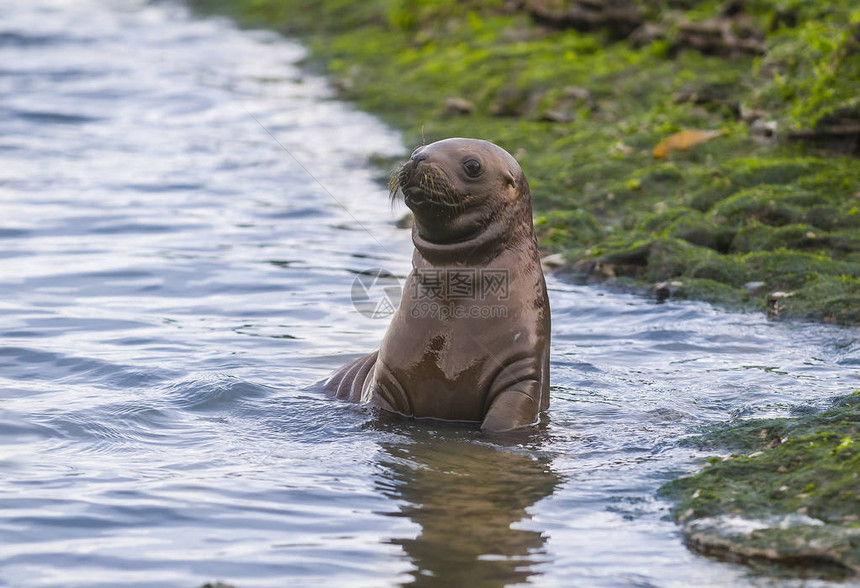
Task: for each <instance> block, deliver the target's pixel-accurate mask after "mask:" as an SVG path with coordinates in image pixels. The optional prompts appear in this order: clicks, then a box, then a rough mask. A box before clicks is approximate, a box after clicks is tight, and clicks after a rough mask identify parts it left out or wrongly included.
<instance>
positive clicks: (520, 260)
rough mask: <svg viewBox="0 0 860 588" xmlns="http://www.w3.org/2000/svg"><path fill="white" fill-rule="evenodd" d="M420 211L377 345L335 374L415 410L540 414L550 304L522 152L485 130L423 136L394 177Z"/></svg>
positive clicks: (338, 380)
mask: <svg viewBox="0 0 860 588" xmlns="http://www.w3.org/2000/svg"><path fill="white" fill-rule="evenodd" d="M391 193H392V198H395V197H396V196H397V195H398V194H402V195H403V198H404V200H405V202H406V205H407V206H408V207H409V208H410V209H411V210H412V212H413V213H414V216H415V222H414V226H413V228H412V242H413V243H414V245H415V252H414V254H413V256H412V268H413V269H412V272H411V273H410V274H409V277H408V278H407V279H406V283H405V287H404V289H403V295H402V300H401V303H400V306H399V307H398V309H397V311H396V312H395V313H394V317H393V318H392V321H391V324H390V326H389V327H388V331H387V332H386V334H385V337H384V338H383V340H382V345H381V346H380V348H379V350H378V351H375V352H373V353H371V354H370V355H366V356H364V357H362V358H359V359H357V360H356V361H354V362H352V363H350V364H348V365H346V366H344V367H343V368H341V369H340V370H339V371H338V372H336V373H335V374H334V375H333V376H332V377H331V378H330V379H329V380H328V381H327V382H326V383H325V384H324V387H325V389H326V390H327V391H329V392H331V393H333V394H334V395H335V396H336V397H337V398H341V399H348V400H351V401H354V402H361V403H363V404H367V405H370V406H375V407H378V408H380V409H383V410H386V411H390V412H394V413H399V414H402V415H405V416H411V417H416V418H434V419H444V420H452V421H478V422H481V428H482V429H483V430H486V431H507V430H511V429H517V428H520V427H525V426H528V425H533V424H536V423H537V421H538V418H539V413H540V411H541V410H545V409H546V408H548V407H549V344H550V309H549V300H548V298H547V293H546V284H545V282H544V277H543V272H542V271H541V267H540V256H539V252H538V247H537V240H536V238H535V234H534V227H533V223H532V204H531V194H530V192H529V187H528V183H527V182H526V178H525V175H524V174H523V171H522V169H521V168H520V166H519V164H518V163H517V161H516V160H515V159H514V158H513V157H512V156H511V155H510V154H509V153H508V152H507V151H505V150H504V149H502V148H501V147H498V146H497V145H494V144H493V143H490V142H488V141H482V140H478V139H445V140H442V141H438V142H436V143H432V144H430V145H426V146H424V147H419V148H418V149H416V150H415V152H414V153H413V154H412V157H411V158H410V160H409V161H408V162H406V163H405V164H404V165H403V167H402V168H401V169H400V170H399V172H397V173H396V174H395V175H394V176H393V178H392V185H391Z"/></svg>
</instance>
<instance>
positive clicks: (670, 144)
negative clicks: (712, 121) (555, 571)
mask: <svg viewBox="0 0 860 588" xmlns="http://www.w3.org/2000/svg"><path fill="white" fill-rule="evenodd" d="M722 134H723V131H680V132H678V133H672V134H671V135H669V136H668V137H666V138H665V139H663V140H662V141H660V142H659V143H658V144H657V146H656V147H654V150H653V151H652V152H651V154H652V155H653V156H654V157H658V158H660V159H663V158H666V157H668V156H669V153H670V152H671V151H675V150H680V151H682V150H684V149H689V148H690V147H693V146H695V145H698V144H699V143H704V142H705V141H708V140H709V139H713V138H714V137H716V136H718V135H722Z"/></svg>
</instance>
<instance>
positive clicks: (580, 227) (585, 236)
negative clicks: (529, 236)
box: [535, 209, 603, 249]
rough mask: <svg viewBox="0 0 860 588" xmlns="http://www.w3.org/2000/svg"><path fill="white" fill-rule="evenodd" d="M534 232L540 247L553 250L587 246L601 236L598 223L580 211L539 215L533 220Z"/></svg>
mask: <svg viewBox="0 0 860 588" xmlns="http://www.w3.org/2000/svg"><path fill="white" fill-rule="evenodd" d="M535 232H536V233H537V236H538V239H539V241H540V243H541V244H542V246H544V247H549V248H554V249H561V248H569V247H574V246H581V245H589V244H591V243H593V242H595V241H596V240H597V239H598V238H599V237H601V236H602V234H603V230H602V229H601V227H600V223H598V222H597V220H595V218H594V216H593V215H591V214H590V213H589V212H587V211H585V210H582V209H574V210H553V211H550V212H548V213H546V214H543V215H540V216H539V217H537V218H536V219H535Z"/></svg>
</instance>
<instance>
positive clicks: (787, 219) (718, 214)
mask: <svg viewBox="0 0 860 588" xmlns="http://www.w3.org/2000/svg"><path fill="white" fill-rule="evenodd" d="M821 200H822V198H821V196H820V195H817V194H815V193H813V192H809V191H807V190H803V189H800V188H796V187H794V186H790V185H776V186H775V185H762V186H756V187H754V188H748V189H745V190H741V191H740V192H737V193H735V194H733V195H732V196H731V197H729V198H726V199H725V200H723V201H722V202H720V203H719V204H717V205H716V206H715V207H714V208H713V210H712V211H711V213H710V218H711V219H714V220H715V221H717V220H719V221H722V222H725V223H726V224H730V225H736V226H739V225H742V224H744V223H746V222H749V221H750V220H756V221H758V222H760V223H764V224H767V225H773V226H782V225H787V224H790V223H797V222H799V221H801V220H802V219H803V217H804V214H805V208H806V207H808V206H813V205H816V204H820V203H821Z"/></svg>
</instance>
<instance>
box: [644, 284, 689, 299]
mask: <svg viewBox="0 0 860 588" xmlns="http://www.w3.org/2000/svg"><path fill="white" fill-rule="evenodd" d="M683 287H684V282H680V281H678V280H673V281H671V282H658V283H656V284H654V286H652V288H651V290H652V291H653V292H654V296H656V297H657V302H665V301H666V300H668V299H669V298H672V297H674V296H677V295H678V293H679V292H680V289H681V288H683Z"/></svg>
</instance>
